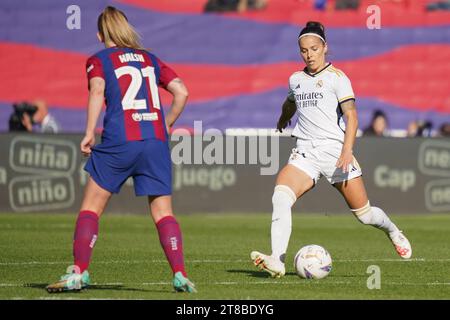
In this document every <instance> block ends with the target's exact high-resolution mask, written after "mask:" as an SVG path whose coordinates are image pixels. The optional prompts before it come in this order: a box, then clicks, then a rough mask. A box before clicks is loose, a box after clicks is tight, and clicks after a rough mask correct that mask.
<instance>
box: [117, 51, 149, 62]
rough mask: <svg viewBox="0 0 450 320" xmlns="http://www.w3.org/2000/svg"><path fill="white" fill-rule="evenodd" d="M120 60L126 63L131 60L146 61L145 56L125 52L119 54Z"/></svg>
mask: <svg viewBox="0 0 450 320" xmlns="http://www.w3.org/2000/svg"><path fill="white" fill-rule="evenodd" d="M119 59H120V62H122V63H125V62H129V61H139V62H144V56H143V55H142V54H138V53H124V54H121V55H120V56H119Z"/></svg>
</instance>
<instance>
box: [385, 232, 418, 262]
mask: <svg viewBox="0 0 450 320" xmlns="http://www.w3.org/2000/svg"><path fill="white" fill-rule="evenodd" d="M389 238H390V239H391V241H392V244H393V245H394V248H395V251H397V253H398V255H399V256H400V257H402V258H403V259H409V258H411V255H412V248H411V244H410V243H409V241H408V239H407V238H406V237H405V235H404V234H403V233H402V231H395V232H392V233H389Z"/></svg>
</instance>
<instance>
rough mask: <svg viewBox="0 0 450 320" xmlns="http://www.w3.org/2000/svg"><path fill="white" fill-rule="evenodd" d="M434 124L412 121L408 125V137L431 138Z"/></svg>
mask: <svg viewBox="0 0 450 320" xmlns="http://www.w3.org/2000/svg"><path fill="white" fill-rule="evenodd" d="M432 128H433V124H432V123H431V122H430V121H412V122H410V123H409V125H408V131H407V136H408V137H431V136H432Z"/></svg>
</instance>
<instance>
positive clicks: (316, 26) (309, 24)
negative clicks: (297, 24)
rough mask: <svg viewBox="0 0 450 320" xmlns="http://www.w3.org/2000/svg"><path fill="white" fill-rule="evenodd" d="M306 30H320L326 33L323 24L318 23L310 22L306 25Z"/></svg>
mask: <svg viewBox="0 0 450 320" xmlns="http://www.w3.org/2000/svg"><path fill="white" fill-rule="evenodd" d="M306 28H320V29H322V31H323V32H325V27H324V26H323V24H321V23H320V22H317V21H308V22H307V23H306Z"/></svg>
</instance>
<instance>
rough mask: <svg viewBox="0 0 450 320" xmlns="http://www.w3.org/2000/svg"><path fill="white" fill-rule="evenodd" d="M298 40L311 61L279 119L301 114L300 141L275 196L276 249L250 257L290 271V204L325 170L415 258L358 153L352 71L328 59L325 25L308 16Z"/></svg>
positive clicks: (367, 217) (356, 208) (274, 271)
mask: <svg viewBox="0 0 450 320" xmlns="http://www.w3.org/2000/svg"><path fill="white" fill-rule="evenodd" d="M298 44H299V47H300V53H301V56H302V58H303V61H304V62H305V64H306V67H305V68H304V70H302V71H297V72H294V73H293V74H292V75H291V77H290V78H289V95H288V97H287V99H286V101H285V102H284V103H283V107H282V109H283V110H282V114H281V116H280V119H279V121H278V124H277V129H278V130H280V131H282V130H283V129H284V128H286V126H287V125H288V123H289V121H290V119H291V118H292V116H293V115H294V114H295V113H297V114H298V119H297V123H296V126H295V129H294V131H293V133H292V135H293V136H295V137H296V138H297V146H296V148H294V149H293V152H292V154H291V156H290V158H289V162H288V164H287V165H286V166H285V167H284V168H283V169H282V170H281V171H280V173H279V174H278V177H277V181H276V186H275V190H274V193H273V197H272V204H273V212H272V226H271V242H272V253H271V255H265V254H263V253H260V252H258V251H253V252H251V254H250V256H251V259H252V260H253V262H254V264H255V265H256V266H257V267H258V268H260V269H261V270H264V271H266V272H268V273H269V274H270V275H271V276H273V277H281V276H283V275H284V274H285V266H284V262H285V255H286V251H287V247H288V243H289V238H290V235H291V226H292V223H291V221H292V220H291V207H292V206H293V205H294V203H295V202H296V201H297V199H298V198H300V197H301V196H302V195H303V194H305V193H306V192H308V191H309V190H311V189H312V188H313V187H314V185H315V184H316V183H317V181H318V180H319V179H320V178H321V177H322V176H325V178H326V179H327V180H328V181H329V182H330V183H331V184H332V185H333V186H334V187H335V188H336V189H337V190H338V191H339V192H340V193H341V194H342V196H343V197H344V199H345V201H346V202H347V205H348V206H349V208H350V210H351V212H352V213H353V214H354V215H355V217H356V218H357V219H358V220H359V221H360V222H361V223H363V224H366V225H371V226H374V227H376V228H378V229H380V230H383V231H384V232H385V233H386V234H387V236H388V237H389V239H390V240H391V242H392V244H393V245H394V248H395V250H396V251H397V253H398V254H399V255H400V257H402V258H405V259H408V258H410V257H411V254H412V249H411V245H410V243H409V241H408V239H407V238H406V237H405V236H404V235H403V234H402V232H401V231H400V230H399V229H398V228H397V226H396V225H395V224H394V223H393V222H392V221H391V220H390V219H389V217H388V216H387V215H386V213H385V212H384V211H383V210H382V209H380V208H377V207H373V206H371V205H370V202H369V199H368V197H367V193H366V189H365V187H364V182H363V179H362V172H361V168H360V167H359V165H358V162H357V161H356V159H355V157H354V156H353V145H354V143H355V137H356V130H357V128H358V116H357V112H356V108H355V95H354V93H353V89H352V86H351V83H350V80H349V79H348V78H347V76H346V75H345V74H344V73H343V72H342V71H341V70H339V69H336V68H335V67H333V65H332V64H331V63H327V62H326V53H327V50H328V46H327V42H326V38H325V28H324V27H323V25H322V24H321V23H319V22H313V21H310V22H308V23H307V24H306V26H305V27H304V28H303V29H302V31H301V32H300V35H299V37H298ZM343 116H345V118H346V120H347V121H346V122H347V123H346V124H345V123H344V121H343V119H342V117H343Z"/></svg>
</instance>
